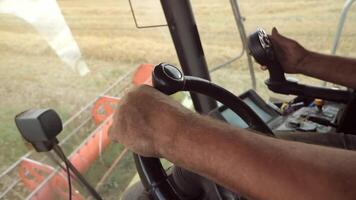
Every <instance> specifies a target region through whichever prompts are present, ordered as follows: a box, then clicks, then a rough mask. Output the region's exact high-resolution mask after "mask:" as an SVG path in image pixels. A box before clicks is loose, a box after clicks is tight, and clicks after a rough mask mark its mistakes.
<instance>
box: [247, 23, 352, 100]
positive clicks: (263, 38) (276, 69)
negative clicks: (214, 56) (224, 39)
mask: <svg viewBox="0 0 356 200" xmlns="http://www.w3.org/2000/svg"><path fill="white" fill-rule="evenodd" d="M248 48H249V49H250V53H251V55H252V56H253V57H254V58H255V60H256V62H257V63H259V64H260V65H263V66H266V67H267V70H268V72H269V79H268V80H266V82H265V83H266V85H267V87H268V88H269V89H270V90H272V91H273V92H277V93H281V94H293V95H300V96H306V97H311V98H319V99H324V100H329V101H335V102H340V103H347V102H348V101H349V100H350V99H351V95H352V93H351V92H349V91H346V90H332V89H326V88H321V87H314V86H307V85H302V84H298V83H296V82H292V81H289V80H287V79H286V77H285V75H284V71H283V68H282V66H281V65H280V63H279V62H278V60H277V59H276V57H275V53H274V50H273V44H272V42H271V40H270V38H269V37H268V35H267V34H266V32H265V31H264V30H263V29H261V28H259V29H258V30H257V31H256V32H255V33H253V34H251V35H250V36H249V38H248Z"/></svg>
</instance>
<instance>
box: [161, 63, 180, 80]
mask: <svg viewBox="0 0 356 200" xmlns="http://www.w3.org/2000/svg"><path fill="white" fill-rule="evenodd" d="M163 71H164V73H165V74H166V75H167V76H169V77H170V78H173V79H182V77H183V75H182V73H181V72H180V71H179V70H178V69H177V68H176V67H174V66H172V65H165V66H164V68H163Z"/></svg>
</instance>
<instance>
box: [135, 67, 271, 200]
mask: <svg viewBox="0 0 356 200" xmlns="http://www.w3.org/2000/svg"><path fill="white" fill-rule="evenodd" d="M152 82H153V86H154V88H156V89H158V90H159V91H161V92H162V93H164V94H167V95H171V94H174V93H176V92H179V91H190V92H197V93H201V94H204V95H207V96H209V97H212V98H214V99H215V100H217V101H219V102H221V103H222V104H224V105H225V106H227V107H228V108H230V109H231V110H232V111H233V112H235V113H236V114H237V115H239V116H240V117H241V118H242V119H243V120H244V121H245V122H246V124H248V125H249V127H250V128H251V129H254V130H256V131H259V132H261V133H263V134H265V135H268V136H274V135H273V132H272V131H271V129H270V128H269V127H268V126H267V124H266V123H264V121H263V120H262V119H261V118H260V117H259V116H258V115H257V114H256V113H255V112H254V111H253V110H252V109H251V108H250V107H249V106H248V105H247V104H246V103H245V102H243V101H242V100H241V99H240V98H239V97H237V96H235V95H234V94H232V93H231V92H229V91H227V90H226V89H224V88H222V87H220V86H218V85H216V84H214V83H211V82H210V81H207V80H205V79H202V78H198V77H193V76H184V75H183V73H182V72H181V71H180V70H179V69H178V68H176V67H174V66H172V65H170V64H165V63H161V64H159V65H157V66H156V67H155V68H154V70H153V73H152ZM134 159H135V164H136V168H137V171H138V173H139V175H140V178H141V181H142V184H143V186H144V187H145V189H146V190H147V191H148V192H150V194H151V195H152V197H153V198H154V199H156V200H165V199H178V200H180V199H182V197H181V196H180V195H179V194H178V192H177V190H176V188H175V186H174V183H172V181H171V180H169V179H168V176H167V174H166V172H165V170H164V168H163V166H162V164H161V162H160V160H159V158H152V157H143V156H140V155H137V154H134Z"/></svg>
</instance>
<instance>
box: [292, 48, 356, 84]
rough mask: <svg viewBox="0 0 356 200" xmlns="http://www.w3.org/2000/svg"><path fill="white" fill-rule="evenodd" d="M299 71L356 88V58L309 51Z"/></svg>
mask: <svg viewBox="0 0 356 200" xmlns="http://www.w3.org/2000/svg"><path fill="white" fill-rule="evenodd" d="M297 71H298V72H299V73H301V74H304V75H307V76H312V77H315V78H318V79H322V80H325V81H328V82H332V83H337V84H340V85H343V86H347V87H350V88H353V89H356V59H352V58H345V57H339V56H332V55H324V54H319V53H315V52H309V53H308V55H307V56H306V57H305V59H304V60H303V62H302V63H300V66H298V68H297Z"/></svg>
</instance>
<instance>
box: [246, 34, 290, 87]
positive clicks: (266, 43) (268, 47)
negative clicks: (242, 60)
mask: <svg viewBox="0 0 356 200" xmlns="http://www.w3.org/2000/svg"><path fill="white" fill-rule="evenodd" d="M248 48H249V49H250V53H251V54H252V56H253V57H254V58H255V60H256V62H258V63H259V64H260V65H263V66H266V67H267V70H268V73H269V77H270V78H269V80H267V81H268V82H269V83H271V84H273V83H280V82H285V81H286V77H285V76H284V71H283V68H282V66H281V65H280V63H279V62H278V60H277V59H276V58H275V54H274V51H273V46H272V42H271V40H270V38H269V37H268V35H267V33H266V32H265V31H264V30H263V29H261V28H259V29H257V31H256V32H255V33H253V34H252V35H250V37H249V41H248Z"/></svg>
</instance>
